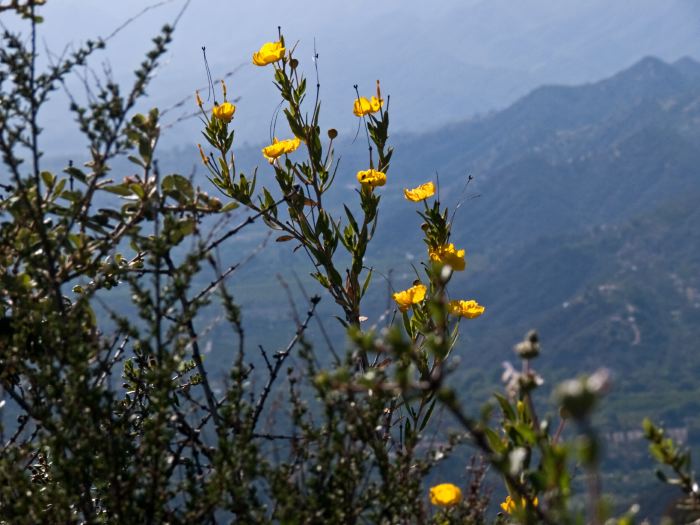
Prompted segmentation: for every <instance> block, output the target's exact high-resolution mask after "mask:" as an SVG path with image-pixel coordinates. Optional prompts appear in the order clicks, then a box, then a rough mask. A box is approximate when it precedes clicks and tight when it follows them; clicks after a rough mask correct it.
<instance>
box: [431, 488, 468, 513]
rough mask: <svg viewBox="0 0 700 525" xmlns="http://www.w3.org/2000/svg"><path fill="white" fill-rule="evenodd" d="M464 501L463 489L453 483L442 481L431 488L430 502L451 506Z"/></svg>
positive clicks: (441, 505)
mask: <svg viewBox="0 0 700 525" xmlns="http://www.w3.org/2000/svg"><path fill="white" fill-rule="evenodd" d="M460 501H462V491H461V490H460V489H459V487H458V486H456V485H453V484H452V483H442V484H440V485H435V486H434V487H431V488H430V503H432V504H433V505H437V506H440V507H451V506H453V505H457V503H459V502H460Z"/></svg>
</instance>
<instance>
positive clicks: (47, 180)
mask: <svg viewBox="0 0 700 525" xmlns="http://www.w3.org/2000/svg"><path fill="white" fill-rule="evenodd" d="M40 175H41V180H43V181H44V184H46V185H47V186H48V187H49V188H50V187H51V186H53V183H54V181H55V180H56V176H55V175H54V174H53V173H51V172H50V171H42V172H41V173H40Z"/></svg>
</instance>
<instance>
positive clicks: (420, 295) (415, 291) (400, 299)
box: [392, 284, 428, 312]
mask: <svg viewBox="0 0 700 525" xmlns="http://www.w3.org/2000/svg"><path fill="white" fill-rule="evenodd" d="M427 290H428V289H427V288H426V287H425V285H423V284H417V285H415V286H411V287H410V288H409V289H408V290H404V291H402V292H396V293H395V294H393V295H392V297H393V299H394V301H396V304H397V305H398V306H399V310H401V311H402V312H406V311H408V309H409V308H410V307H411V305H413V304H418V303H420V302H421V301H423V299H425V292H426V291H427Z"/></svg>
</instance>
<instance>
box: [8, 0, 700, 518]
mask: <svg viewBox="0 0 700 525" xmlns="http://www.w3.org/2000/svg"><path fill="white" fill-rule="evenodd" d="M183 8H184V11H183ZM44 15H45V16H46V20H47V21H46V23H45V24H43V25H42V27H41V28H40V35H39V41H40V45H41V46H43V48H44V49H45V53H44V58H45V59H46V60H48V59H49V58H50V57H52V56H53V57H55V56H58V55H60V54H61V53H63V52H64V50H67V49H70V46H71V45H75V44H79V43H81V42H84V41H85V40H87V39H89V38H92V39H94V38H96V37H103V38H108V47H107V49H106V50H105V51H103V52H101V53H98V54H96V55H95V56H94V57H93V58H92V59H91V62H90V65H89V68H87V69H86V70H85V71H84V75H85V78H92V77H93V74H94V75H96V76H98V77H99V76H100V75H103V74H104V73H105V72H107V73H108V74H109V75H111V76H112V77H113V78H114V79H115V80H117V81H119V82H124V83H128V82H129V81H130V79H131V75H132V71H133V70H134V69H135V68H136V67H137V65H138V64H139V63H140V60H141V56H143V54H144V53H145V52H146V51H147V50H148V49H149V40H150V38H152V37H153V36H154V35H155V34H156V32H157V30H158V28H159V27H160V26H161V25H163V24H164V23H166V22H172V21H173V20H175V19H176V18H177V17H178V16H180V18H179V22H178V26H177V29H176V32H175V39H174V42H173V44H172V46H171V48H170V51H169V53H168V54H167V59H166V60H165V61H163V63H162V65H161V67H160V69H159V70H158V72H157V76H156V78H155V79H154V81H153V83H152V84H151V86H150V88H149V95H148V97H147V99H146V101H145V104H144V106H143V108H141V109H147V108H148V107H151V106H158V107H160V108H161V110H167V112H166V113H165V115H164V117H163V123H164V129H163V137H162V143H161V148H160V155H161V165H162V166H163V169H164V171H165V170H168V171H177V172H179V173H183V174H185V175H191V176H192V177H193V178H194V179H195V180H196V182H197V183H198V184H200V185H201V186H202V187H206V186H207V185H209V184H210V183H209V182H208V181H207V180H206V178H205V177H204V173H203V170H202V169H201V166H200V163H199V156H198V153H197V150H196V144H197V142H201V139H200V138H199V137H200V135H199V133H200V129H201V123H200V122H199V120H198V119H197V118H191V117H190V115H191V114H192V113H194V109H195V104H194V91H195V89H200V90H201V93H202V95H203V97H204V98H205V100H208V103H212V102H213V95H210V94H208V89H207V75H206V70H205V65H204V61H203V56H202V50H201V48H202V46H206V54H207V59H208V63H209V67H210V69H211V73H212V76H213V77H214V78H221V77H222V76H224V75H227V74H229V73H231V75H230V77H229V79H228V86H229V93H230V97H233V98H237V99H239V100H238V102H237V104H238V109H237V112H236V117H235V121H234V124H235V129H236V143H235V144H237V146H234V149H235V150H236V155H237V159H238V167H239V169H242V170H244V171H245V172H246V173H250V172H252V170H253V169H254V167H256V166H258V167H259V168H260V173H259V177H260V180H263V181H264V180H265V177H267V176H271V173H272V171H271V168H270V167H269V166H268V165H267V163H266V162H265V161H264V160H263V159H262V157H261V155H260V147H262V146H264V145H266V144H268V143H269V141H270V138H271V137H270V135H271V122H272V119H273V115H274V112H275V109H276V107H277V104H278V99H277V93H276V89H275V88H274V87H273V85H272V82H271V80H272V75H271V70H270V69H269V68H257V67H255V66H253V65H252V64H251V55H252V53H253V52H254V51H255V50H257V49H258V48H259V46H260V45H261V44H263V43H264V42H267V41H273V40H276V38H277V26H282V29H283V31H284V34H285V37H286V39H287V43H288V45H293V44H295V43H296V45H297V51H296V56H297V57H298V58H299V60H300V62H301V67H302V69H303V71H304V72H305V74H306V75H307V77H309V79H310V82H312V81H313V79H314V78H315V68H314V61H313V60H314V49H315V50H316V53H317V54H318V64H317V65H318V72H319V80H320V83H321V97H322V100H323V106H322V110H323V113H322V115H323V116H322V125H323V126H324V127H333V128H337V129H338V130H339V132H340V136H339V140H338V142H337V150H338V152H339V153H340V154H341V155H342V161H341V168H340V171H339V175H338V177H339V178H338V184H337V187H336V193H335V194H334V197H333V198H334V199H335V202H336V204H337V205H338V206H339V205H340V202H341V201H351V202H354V195H353V193H352V192H351V191H348V189H350V188H355V187H356V183H355V173H356V171H357V170H359V169H365V168H366V163H367V159H366V146H363V144H364V143H363V135H360V136H359V138H357V139H356V135H357V132H358V129H359V128H358V120H357V118H356V117H354V116H353V115H352V112H351V107H352V102H353V99H354V98H355V91H354V88H353V85H354V84H357V85H358V86H359V90H360V94H361V95H364V96H370V95H372V94H373V93H374V86H375V81H376V79H380V80H381V82H382V90H383V93H384V94H388V95H390V104H389V109H390V112H391V122H392V123H391V133H392V135H391V143H392V144H393V145H394V146H395V148H396V153H395V156H394V159H393V161H392V166H391V170H390V173H389V180H388V183H387V186H386V187H385V188H382V190H381V192H382V195H383V197H382V199H383V210H384V211H383V216H382V217H381V219H380V227H379V229H378V230H377V234H376V238H375V242H374V248H373V251H371V252H370V253H369V254H368V257H367V260H366V264H367V266H371V267H373V268H375V269H376V270H377V273H376V275H377V276H381V277H375V288H376V290H375V293H374V295H373V296H372V297H370V299H369V303H368V305H367V311H366V312H364V313H365V315H367V317H368V321H367V323H369V324H377V325H379V326H381V325H382V324H383V323H386V322H387V319H389V318H390V312H391V301H390V300H389V297H390V293H391V290H392V289H403V288H405V287H407V286H408V285H409V284H410V283H411V282H412V280H413V279H414V278H415V274H414V273H413V269H412V267H411V264H412V263H413V264H417V263H418V261H420V260H423V259H424V258H425V253H424V251H423V247H422V244H421V241H420V235H419V232H420V230H419V225H420V221H419V219H418V218H417V217H415V213H414V212H415V206H414V205H412V204H410V203H407V202H406V201H405V200H404V199H403V197H402V194H401V190H402V188H404V187H412V186H415V185H417V184H420V183H423V182H425V181H427V180H429V179H433V180H435V178H436V177H437V176H439V182H440V196H441V198H442V199H443V201H444V202H445V203H446V204H447V205H448V206H450V208H451V209H456V208H459V210H458V213H457V215H456V218H455V224H454V228H453V231H454V238H453V241H454V243H455V244H456V245H457V246H458V247H459V248H466V250H467V258H468V267H467V271H466V272H464V273H463V274H458V275H455V277H454V278H453V281H452V292H453V294H454V295H455V296H456V297H460V298H475V299H477V300H478V301H479V302H480V303H482V304H484V305H486V315H484V316H483V317H481V318H479V319H477V320H474V321H471V322H468V323H463V325H462V339H461V343H460V348H458V349H457V351H456V357H457V358H459V359H461V361H462V365H461V367H460V368H459V372H457V373H455V374H454V375H453V376H452V381H453V383H455V384H456V385H457V386H458V387H459V388H460V391H461V392H463V394H464V401H465V403H466V404H467V406H468V407H469V409H470V410H472V411H473V413H477V411H478V409H479V406H480V404H481V403H482V402H483V401H485V400H486V399H488V397H489V395H490V394H491V393H492V392H493V391H494V390H497V389H498V388H500V386H499V385H500V375H501V372H502V367H501V362H502V361H506V360H511V359H513V354H512V351H511V348H512V346H513V344H514V343H515V342H517V341H519V340H520V338H521V337H522V335H523V334H524V333H525V331H526V330H528V329H530V328H537V329H538V330H539V331H540V334H541V337H542V341H543V353H542V356H541V358H540V359H539V360H538V363H537V364H538V365H539V367H538V370H539V371H540V373H541V374H542V375H543V376H544V377H545V380H546V383H545V387H544V390H543V392H542V393H541V394H540V398H539V400H540V402H541V403H542V407H543V411H544V412H547V410H548V407H549V406H550V405H549V404H548V392H549V390H548V389H549V388H550V387H551V385H553V384H555V383H556V382H557V381H558V380H561V379H563V378H566V377H571V376H572V375H576V374H579V373H582V372H592V371H593V370H595V369H596V368H599V367H601V366H604V367H607V368H609V369H610V370H611V371H612V372H613V378H614V389H613V391H612V393H611V394H610V396H609V397H608V399H607V400H606V403H605V404H604V406H603V407H602V410H601V413H600V417H599V421H598V422H597V423H598V425H599V428H600V429H601V433H602V434H603V435H604V437H605V443H606V451H605V465H604V472H605V474H606V475H605V478H604V490H605V492H608V493H611V494H612V495H613V503H614V505H615V507H616V508H618V509H623V508H625V507H626V506H627V505H629V504H630V503H632V502H635V501H636V502H639V503H641V504H642V514H643V515H647V516H652V517H653V516H658V515H660V513H661V512H662V511H663V509H664V507H665V506H667V505H668V503H669V501H670V500H671V499H672V498H673V497H674V496H673V493H672V492H669V493H668V494H666V493H664V492H663V490H666V489H664V488H663V487H662V485H661V484H660V483H658V482H657V481H656V480H655V479H654V477H653V473H652V462H651V460H650V459H649V457H648V453H647V450H646V445H645V443H644V441H643V439H642V435H641V430H640V425H641V420H642V417H643V416H644V415H649V416H651V417H652V418H653V419H655V420H656V421H659V422H662V423H664V424H665V425H666V426H667V427H668V428H669V429H670V432H671V433H672V435H673V436H674V437H675V438H676V439H678V440H680V441H681V442H683V443H686V444H688V445H690V446H693V447H695V449H696V450H700V417H698V414H699V413H700V385H698V383H697V377H698V376H699V375H700V357H699V356H700V352H698V351H699V350H700V348H699V346H700V345H699V343H698V341H700V233H699V232H700V212H699V211H698V209H699V208H698V203H700V177H699V173H698V170H699V168H698V167H699V166H700V148H699V147H698V145H699V144H700V63H698V61H697V60H698V58H700V3H698V2H695V1H693V0H665V1H663V2H659V1H656V0H615V1H610V0H588V1H586V2H580V1H573V0H559V1H557V2H552V1H550V0H527V1H518V2H514V1H508V0H483V1H477V0H443V1H441V2H439V3H436V4H434V5H430V6H427V4H426V3H425V2H417V1H407V0H386V1H383V2H376V1H373V2H370V1H366V0H358V1H355V2H328V1H320V0H319V1H296V2H288V1H278V2H275V3H269V4H264V5H261V4H259V3H257V2H240V1H230V0H228V1H226V0H206V1H205V0H192V1H191V2H185V1H183V0H169V1H161V2H153V3H148V2H144V1H143V0H138V1H137V0H120V1H119V2H108V1H104V0H90V1H86V0H61V1H60V2H59V1H54V2H49V3H48V5H47V7H46V8H45V9H44ZM3 23H8V24H9V23H10V21H3ZM217 87H218V86H217ZM68 88H69V89H70V90H71V92H72V93H73V94H74V95H75V96H77V97H80V96H84V93H83V92H84V88H83V86H82V83H81V81H80V79H74V81H73V82H71V83H69V85H68ZM183 101H184V102H183ZM66 103H67V97H66V95H65V93H61V92H57V93H56V94H55V96H54V97H53V99H52V102H51V105H50V106H49V107H48V108H47V109H46V112H45V113H44V114H43V115H42V117H43V119H44V127H45V131H44V134H43V140H44V148H45V151H46V163H47V164H52V165H54V166H55V167H56V168H57V169H60V168H61V167H63V166H65V165H66V163H67V161H68V160H69V159H71V160H75V162H76V163H79V162H82V161H84V160H85V159H86V158H87V157H86V155H85V152H84V151H81V146H80V144H81V142H80V136H79V134H78V133H77V130H76V126H75V124H74V122H73V120H72V117H71V116H70V115H69V113H67V112H66V109H65V108H66ZM276 132H277V133H278V134H279V135H280V137H283V136H288V131H286V129H285V127H284V126H282V125H281V124H280V126H279V128H278V129H277V130H276ZM129 170H131V168H130V167H129V166H128V164H127V163H124V164H123V165H121V166H119V165H118V166H117V167H116V168H115V170H114V177H115V178H116V179H120V178H121V177H122V176H123V175H127V174H129V173H128V171H129ZM122 172H123V173H122ZM469 175H471V176H472V178H473V180H472V181H471V182H469V184H468V185H467V184H466V183H467V180H468V176H469ZM211 191H212V193H214V190H213V188H212V190H211ZM241 213H242V212H241ZM242 218H243V215H242V214H241V215H239V216H237V217H236V218H235V219H234V220H241V219H242ZM267 241H268V237H266V235H265V233H264V230H263V229H258V230H251V231H248V230H246V232H245V235H242V236H240V238H238V239H237V242H236V243H232V244H231V245H229V246H228V247H226V248H224V250H222V253H221V254H220V256H221V257H222V258H224V259H227V260H233V261H235V260H243V259H245V257H246V256H247V254H249V253H250V252H251V251H253V250H258V252H259V254H258V256H256V257H255V258H254V260H253V263H249V264H247V265H246V266H245V267H244V268H243V269H242V270H241V271H240V272H237V273H236V274H235V275H234V276H233V277H232V287H233V290H234V292H235V293H236V294H237V295H236V300H237V301H239V302H240V303H242V304H243V306H244V309H243V312H244V320H245V323H246V327H247V330H248V334H249V341H250V348H255V347H256V346H257V344H263V345H265V346H266V347H271V348H274V347H275V346H276V345H278V344H281V343H282V342H283V341H286V340H287V338H288V335H289V334H290V333H292V331H293V324H292V322H291V321H290V314H289V308H287V304H288V303H287V301H286V299H281V297H280V293H281V288H280V282H290V283H294V282H295V281H296V279H297V278H299V281H300V282H301V284H302V287H306V291H307V292H309V293H311V292H313V291H314V288H313V286H314V285H313V282H312V280H311V279H310V278H309V277H308V267H307V266H308V261H305V260H304V259H303V257H302V255H301V254H300V253H297V254H292V253H291V252H292V250H291V248H290V247H288V246H286V245H281V246H280V245H277V243H274V242H267ZM292 288H293V289H294V290H297V288H296V286H295V285H293V286H292ZM294 294H297V296H298V298H299V300H300V301H303V298H302V297H301V296H299V294H298V293H297V291H295V292H294ZM110 297H112V296H110ZM124 304H125V305H127V304H128V297H124ZM325 308H326V310H325V312H326V313H327V314H328V317H329V318H330V316H331V314H335V313H337V312H335V310H334V308H333V305H331V304H326V305H325ZM216 315H217V313H216V312H212V319H213V320H214V321H212V324H213V326H212V328H211V330H210V331H209V333H210V336H211V340H210V344H209V345H208V348H209V349H210V351H211V353H212V354H213V357H212V359H211V360H210V361H209V362H210V363H217V360H216V359H217V357H216V356H217V355H224V354H225V351H226V349H225V347H221V345H222V344H225V343H222V341H224V342H225V340H226V339H225V337H222V335H221V334H218V333H217V328H216V326H215V324H216V323H215V320H216ZM284 322H287V323H288V324H287V325H285V324H284ZM285 326H286V327H288V330H287V329H285ZM328 329H329V330H330V331H331V333H332V334H333V337H336V338H338V340H339V341H341V343H339V344H342V338H343V334H342V332H341V330H340V329H339V326H337V325H336V324H335V322H334V320H333V319H332V318H330V320H329V321H328ZM221 362H222V363H223V362H224V361H221ZM222 366H224V365H222ZM445 424H446V425H448V424H449V422H446V423H445ZM457 463H458V462H455V463H453V464H452V467H449V466H448V467H446V468H452V469H454V471H455V473H454V476H456V477H459V476H460V475H464V472H463V465H462V464H457ZM450 479H453V478H450ZM454 479H456V478H454Z"/></svg>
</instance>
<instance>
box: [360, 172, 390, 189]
mask: <svg viewBox="0 0 700 525" xmlns="http://www.w3.org/2000/svg"><path fill="white" fill-rule="evenodd" d="M357 181H358V182H359V183H360V184H362V185H363V186H369V187H370V188H375V187H377V186H384V185H385V184H386V175H385V174H384V172H383V171H377V170H375V169H369V170H365V171H358V172H357Z"/></svg>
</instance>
